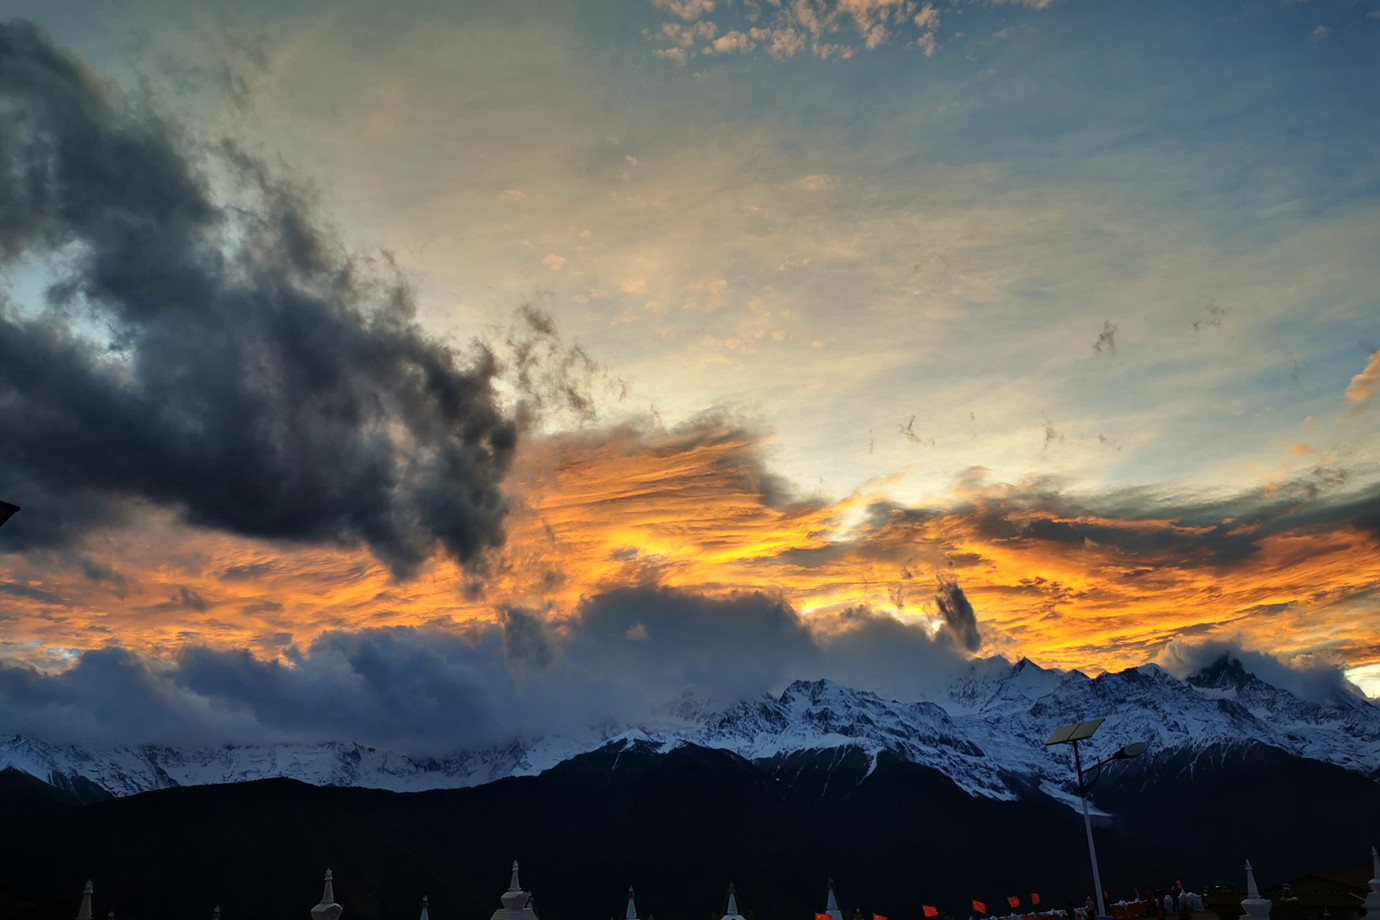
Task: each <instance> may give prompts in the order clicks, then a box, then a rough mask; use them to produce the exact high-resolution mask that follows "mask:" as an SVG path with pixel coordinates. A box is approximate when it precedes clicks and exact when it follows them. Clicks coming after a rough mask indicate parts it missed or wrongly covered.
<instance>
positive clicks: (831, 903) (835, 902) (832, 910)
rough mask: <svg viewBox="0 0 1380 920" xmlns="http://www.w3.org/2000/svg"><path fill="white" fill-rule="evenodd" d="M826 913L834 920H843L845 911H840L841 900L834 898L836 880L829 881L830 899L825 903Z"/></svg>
mask: <svg viewBox="0 0 1380 920" xmlns="http://www.w3.org/2000/svg"><path fill="white" fill-rule="evenodd" d="M824 912H825V913H826V914H828V915H829V916H830V917H831V918H832V920H843V911H841V910H839V899H838V898H836V897H834V880H833V879H829V898H828V900H827V901H825V902H824Z"/></svg>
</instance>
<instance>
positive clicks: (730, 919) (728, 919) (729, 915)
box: [720, 882, 746, 920]
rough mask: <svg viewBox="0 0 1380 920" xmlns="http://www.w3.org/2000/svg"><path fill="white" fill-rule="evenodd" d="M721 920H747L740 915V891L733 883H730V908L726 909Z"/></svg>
mask: <svg viewBox="0 0 1380 920" xmlns="http://www.w3.org/2000/svg"><path fill="white" fill-rule="evenodd" d="M720 920H746V918H744V917H743V915H742V914H740V913H738V889H737V888H735V887H734V886H733V883H732V882H729V883H728V907H726V908H725V909H724V915H723V917H721V918H720Z"/></svg>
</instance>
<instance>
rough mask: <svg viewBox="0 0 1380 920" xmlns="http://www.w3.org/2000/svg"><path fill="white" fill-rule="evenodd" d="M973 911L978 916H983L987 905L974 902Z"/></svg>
mask: <svg viewBox="0 0 1380 920" xmlns="http://www.w3.org/2000/svg"><path fill="white" fill-rule="evenodd" d="M973 910H975V911H977V912H978V913H980V914H985V913H987V905H986V904H983V903H982V902H981V901H974V902H973Z"/></svg>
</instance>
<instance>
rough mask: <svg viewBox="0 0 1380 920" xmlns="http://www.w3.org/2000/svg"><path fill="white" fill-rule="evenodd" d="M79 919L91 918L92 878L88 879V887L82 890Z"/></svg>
mask: <svg viewBox="0 0 1380 920" xmlns="http://www.w3.org/2000/svg"><path fill="white" fill-rule="evenodd" d="M77 920H91V879H87V880H86V887H85V888H83V889H82V890H81V907H80V908H78V909H77Z"/></svg>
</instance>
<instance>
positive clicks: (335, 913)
mask: <svg viewBox="0 0 1380 920" xmlns="http://www.w3.org/2000/svg"><path fill="white" fill-rule="evenodd" d="M344 912H345V908H343V907H341V906H340V905H339V904H337V903H335V889H334V888H333V887H332V885H331V870H330V869H327V870H326V887H325V888H324V889H322V891H321V903H320V904H318V905H316V906H315V907H313V908H312V909H311V920H340V915H341V914H342V913H344Z"/></svg>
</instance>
